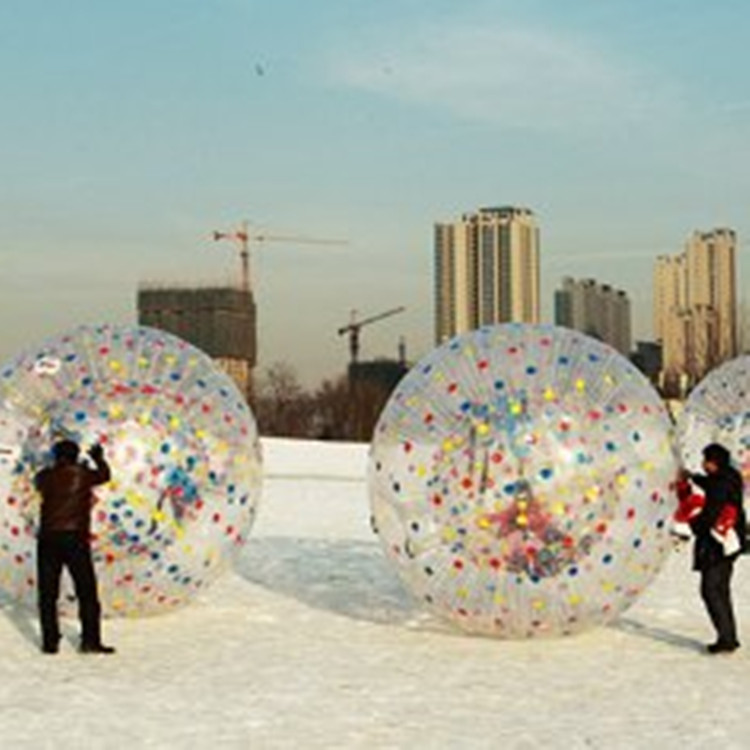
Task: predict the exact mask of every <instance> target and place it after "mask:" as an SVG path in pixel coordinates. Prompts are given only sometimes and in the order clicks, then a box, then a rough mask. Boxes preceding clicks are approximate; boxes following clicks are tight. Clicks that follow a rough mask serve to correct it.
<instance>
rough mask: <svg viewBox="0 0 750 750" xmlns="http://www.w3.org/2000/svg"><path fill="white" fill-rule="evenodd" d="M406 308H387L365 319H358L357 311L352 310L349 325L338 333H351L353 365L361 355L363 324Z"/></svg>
mask: <svg viewBox="0 0 750 750" xmlns="http://www.w3.org/2000/svg"><path fill="white" fill-rule="evenodd" d="M404 310H406V308H405V307H394V308H393V309H392V310H386V311H385V312H382V313H380V314H378V315H373V316H372V317H370V318H365V319H364V320H357V311H356V310H352V316H351V321H350V322H349V324H348V325H345V326H342V327H341V328H339V331H338V333H339V336H343V335H344V334H345V333H348V334H349V354H350V356H351V363H352V364H353V365H354V364H356V362H357V357H358V356H359V331H360V329H361V328H362V326H367V325H370V323H375V322H376V321H378V320H383V318H390V317H391V315H397V314H398V313H401V312H403V311H404Z"/></svg>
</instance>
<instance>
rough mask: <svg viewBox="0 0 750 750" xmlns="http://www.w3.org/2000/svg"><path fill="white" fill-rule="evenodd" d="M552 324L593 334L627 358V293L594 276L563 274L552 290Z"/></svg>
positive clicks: (629, 318)
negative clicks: (585, 277) (580, 277)
mask: <svg viewBox="0 0 750 750" xmlns="http://www.w3.org/2000/svg"><path fill="white" fill-rule="evenodd" d="M555 323H556V324H557V325H561V326H566V327H567V328H573V329H575V330H577V331H581V332H582V333H585V334H587V335H589V336H593V337H595V338H597V339H599V340H601V341H604V342H605V343H607V344H609V345H610V346H611V347H613V348H614V349H617V351H619V352H620V353H621V354H623V355H625V356H626V357H627V356H629V355H630V348H631V311H630V299H629V298H628V295H627V294H626V293H625V292H623V291H622V290H620V289H614V288H613V287H612V286H610V285H609V284H600V283H599V282H597V281H596V280H595V279H580V280H577V279H573V278H571V277H569V276H568V277H566V278H564V279H563V281H562V288H561V289H558V290H557V291H556V292H555Z"/></svg>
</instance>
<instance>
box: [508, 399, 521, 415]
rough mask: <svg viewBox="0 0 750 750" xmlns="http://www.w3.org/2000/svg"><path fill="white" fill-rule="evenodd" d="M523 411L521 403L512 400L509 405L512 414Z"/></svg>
mask: <svg viewBox="0 0 750 750" xmlns="http://www.w3.org/2000/svg"><path fill="white" fill-rule="evenodd" d="M522 411H523V409H522V407H521V404H519V403H518V401H514V402H513V403H512V404H511V405H510V413H511V414H513V415H518V414H520V413H521V412H522Z"/></svg>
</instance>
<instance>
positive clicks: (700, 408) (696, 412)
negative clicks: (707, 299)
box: [677, 356, 750, 496]
mask: <svg viewBox="0 0 750 750" xmlns="http://www.w3.org/2000/svg"><path fill="white" fill-rule="evenodd" d="M677 434H678V437H679V443H680V451H681V453H682V460H683V462H684V464H685V468H687V469H689V470H690V471H702V468H701V464H702V460H703V448H705V447H706V446H707V445H709V444H710V443H721V444H722V445H723V446H724V447H725V448H726V449H727V450H728V451H729V452H730V453H731V454H732V459H733V461H734V463H735V465H736V466H737V468H738V469H739V471H740V472H741V473H742V479H743V482H744V485H745V495H746V496H747V495H748V493H749V491H750V356H742V357H737V358H736V359H732V360H729V361H728V362H725V363H724V364H723V365H721V366H720V367H717V368H716V369H715V370H712V371H711V372H709V373H708V375H706V377H705V378H703V380H701V381H700V383H698V385H696V386H695V388H693V390H692V391H691V392H690V395H689V396H688V399H687V401H686V402H685V406H684V408H683V410H682V411H681V412H680V415H679V417H678V419H677Z"/></svg>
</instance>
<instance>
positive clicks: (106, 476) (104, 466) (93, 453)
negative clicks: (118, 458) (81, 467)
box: [89, 443, 112, 485]
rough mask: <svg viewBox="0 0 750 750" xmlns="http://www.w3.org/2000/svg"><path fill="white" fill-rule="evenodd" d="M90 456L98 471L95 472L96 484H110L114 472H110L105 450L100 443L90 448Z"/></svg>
mask: <svg viewBox="0 0 750 750" xmlns="http://www.w3.org/2000/svg"><path fill="white" fill-rule="evenodd" d="M89 456H90V457H91V460H92V461H93V462H94V464H95V465H96V469H95V470H94V472H93V473H94V484H95V485H96V484H105V483H106V482H109V480H110V478H111V476H112V472H111V471H110V468H109V464H108V463H107V460H106V459H105V458H104V448H103V447H102V446H101V444H100V443H94V445H92V446H91V448H89Z"/></svg>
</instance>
